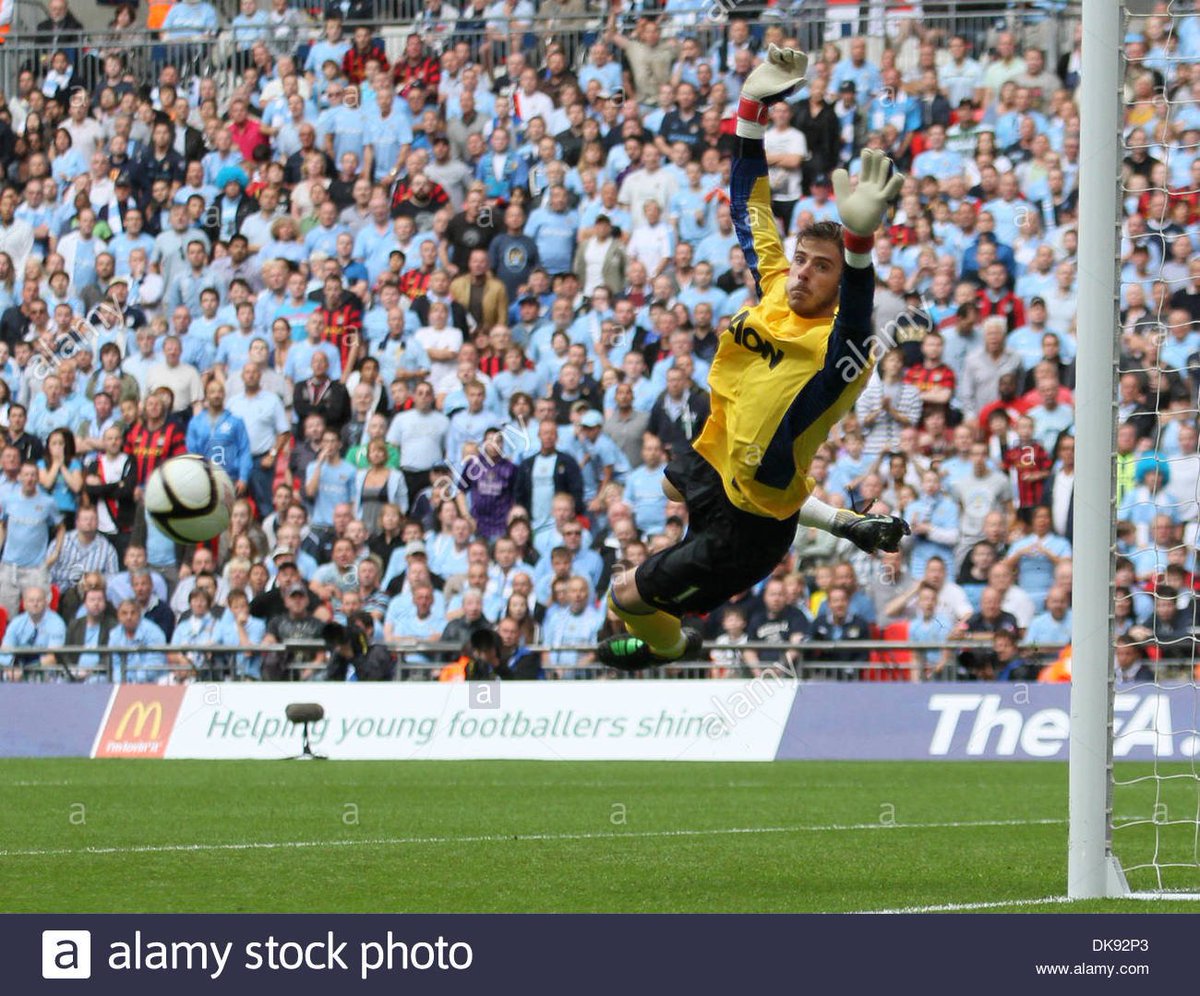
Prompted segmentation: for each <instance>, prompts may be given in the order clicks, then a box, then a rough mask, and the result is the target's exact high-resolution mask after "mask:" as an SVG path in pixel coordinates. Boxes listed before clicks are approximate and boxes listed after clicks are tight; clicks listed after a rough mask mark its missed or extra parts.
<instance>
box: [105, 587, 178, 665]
mask: <svg viewBox="0 0 1200 996" xmlns="http://www.w3.org/2000/svg"><path fill="white" fill-rule="evenodd" d="M166 642H167V637H166V634H165V633H163V631H162V629H160V628H159V626H158V625H157V624H155V623H153V622H151V621H150V620H149V619H143V618H142V610H141V608H139V606H138V603H137V602H136V601H134V600H133V599H132V598H127V599H126V600H125V601H123V602H122V603H121V604H120V605H119V606H118V607H117V625H116V626H114V627H113V628H112V629H111V630H110V631H109V634H108V646H109V650H110V651H113V653H112V673H113V681H114V682H118V683H120V682H140V683H144V684H158V683H159V682H161V681H163V680H164V679H166V678H167V677H168V674H169V673H168V671H167V670H166V664H167V657H166V654H164V653H163V652H162V651H160V650H139V651H135V652H128V651H129V650H130V648H138V647H161V646H163V645H164V644H165V643H166ZM122 650H125V651H126V652H124V653H121V652H120V651H122Z"/></svg>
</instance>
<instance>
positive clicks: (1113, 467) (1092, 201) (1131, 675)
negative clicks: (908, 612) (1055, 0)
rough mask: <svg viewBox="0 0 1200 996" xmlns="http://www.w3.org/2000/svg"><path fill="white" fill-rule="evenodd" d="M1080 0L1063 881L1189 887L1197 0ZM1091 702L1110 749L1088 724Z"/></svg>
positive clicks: (1193, 792)
mask: <svg viewBox="0 0 1200 996" xmlns="http://www.w3.org/2000/svg"><path fill="white" fill-rule="evenodd" d="M1083 10H1084V14H1083V17H1084V22H1083V23H1084V30H1083V69H1084V76H1085V78H1087V80H1088V86H1087V88H1083V96H1082V104H1083V107H1082V111H1083V134H1082V148H1081V154H1080V160H1081V163H1087V164H1088V169H1089V170H1093V172H1092V175H1091V176H1090V177H1089V176H1088V175H1087V173H1088V171H1087V170H1081V180H1080V203H1079V219H1080V220H1079V229H1080V231H1079V237H1080V250H1079V259H1078V266H1079V283H1078V291H1079V295H1080V298H1079V301H1080V313H1079V327H1078V329H1077V333H1078V336H1079V344H1080V352H1079V370H1078V377H1079V384H1078V388H1079V391H1080V395H1081V398H1085V399H1086V398H1090V399H1092V407H1091V409H1090V410H1089V411H1086V412H1085V410H1084V408H1085V405H1087V402H1086V401H1085V400H1081V401H1080V407H1079V411H1078V451H1079V456H1080V463H1079V466H1078V469H1077V480H1076V482H1075V485H1076V498H1075V509H1076V517H1075V530H1076V540H1075V544H1076V548H1077V550H1078V551H1079V553H1080V556H1079V558H1077V560H1076V564H1075V569H1076V572H1077V574H1078V575H1079V576H1080V577H1081V580H1083V579H1085V578H1086V580H1083V584H1084V586H1085V587H1087V588H1089V591H1087V592H1086V597H1085V592H1083V591H1079V592H1077V599H1076V613H1077V614H1076V618H1075V621H1074V634H1075V641H1074V652H1075V655H1074V662H1073V665H1074V666H1073V671H1074V682H1075V686H1076V687H1075V688H1074V689H1073V703H1072V719H1073V721H1074V720H1076V719H1078V720H1080V729H1079V731H1078V735H1073V741H1072V775H1071V781H1072V785H1071V792H1072V800H1071V805H1072V813H1071V836H1072V842H1071V859H1072V867H1071V872H1070V888H1071V891H1072V893H1073V894H1075V895H1085V894H1090V895H1100V894H1107V895H1116V894H1121V893H1126V892H1127V893H1128V894H1131V895H1153V896H1155V897H1156V898H1162V897H1164V896H1170V895H1182V894H1190V895H1195V894H1198V893H1200V694H1198V690H1197V680H1198V679H1200V667H1198V661H1197V654H1196V636H1197V633H1198V632H1200V631H1198V630H1197V622H1198V619H1197V611H1196V599H1197V593H1198V584H1200V577H1198V575H1197V573H1196V571H1197V565H1196V541H1197V529H1198V525H1200V449H1198V447H1197V424H1198V419H1200V404H1198V400H1197V399H1198V392H1200V2H1194V0H1175V2H1173V3H1171V4H1169V5H1168V4H1165V3H1159V4H1154V5H1151V4H1149V3H1146V4H1141V5H1139V4H1137V3H1133V2H1130V3H1128V4H1125V5H1124V6H1123V7H1122V6H1119V5H1116V4H1105V3H1103V2H1100V3H1085V4H1084V8H1083ZM1114 32H1115V34H1116V38H1115V39H1114V38H1113V37H1112V35H1113V33H1114ZM1093 44H1094V45H1095V51H1091V52H1089V47H1090V46H1092V45H1093ZM1097 67H1098V68H1097ZM1092 69H1097V71H1096V73H1095V74H1091V73H1089V70H1092ZM1089 91H1090V93H1089ZM1106 108H1107V109H1106ZM1114 126H1115V133H1116V135H1117V136H1118V138H1117V141H1116V142H1115V143H1114V142H1113V140H1112V136H1113V134H1114ZM1106 129H1107V131H1106ZM1105 136H1107V138H1106V137H1105ZM1093 151H1095V152H1096V153H1097V154H1098V155H1099V156H1100V157H1101V158H1100V160H1099V161H1095V162H1093V161H1091V155H1092V153H1093ZM1102 164H1103V166H1104V167H1107V166H1108V165H1110V164H1111V165H1112V166H1113V167H1115V168H1114V169H1107V168H1102ZM1114 175H1115V176H1117V177H1118V184H1117V187H1118V189H1117V190H1116V191H1114V190H1113V187H1112V177H1113V176H1114ZM1114 259H1115V260H1116V265H1115V266H1114V265H1113V262H1112V261H1113V260H1114ZM1105 284H1107V286H1108V288H1111V289H1110V290H1109V291H1108V293H1107V294H1106V293H1105ZM1105 319H1107V321H1105ZM1104 328H1109V329H1112V330H1113V331H1114V332H1115V334H1114V335H1113V336H1111V337H1106V336H1104V335H1101V334H1097V330H1100V329H1104ZM1106 338H1107V339H1108V340H1109V341H1108V342H1106V341H1105V340H1106ZM1109 343H1111V348H1109ZM1105 365H1106V366H1107V370H1104V369H1103V367H1104V366H1105ZM1105 392H1107V398H1106V399H1105V398H1104V393H1105ZM1105 401H1106V402H1107V409H1108V411H1109V412H1110V413H1111V417H1108V418H1102V417H1101V416H1102V415H1103V411H1102V409H1103V407H1105V405H1104V402H1105ZM1089 415H1091V416H1093V417H1091V418H1089V417H1088V416H1089ZM1101 488H1104V489H1105V490H1101ZM1101 494H1107V496H1108V501H1107V502H1105V503H1101V502H1099V501H1098V500H1097V499H1098V496H1099V495H1101ZM1102 515H1105V516H1107V522H1104V521H1103V520H1102V518H1101V516H1102ZM1105 540H1107V541H1108V542H1105ZM1102 587H1107V588H1108V591H1107V595H1108V596H1109V597H1099V596H1100V595H1101V589H1102ZM1102 637H1103V638H1104V639H1102ZM1099 655H1103V656H1102V657H1101V656H1099ZM1102 660H1103V672H1104V674H1105V677H1104V678H1103V679H1102V678H1101V677H1100V672H1101V670H1102V668H1101V661H1102ZM1102 684H1103V685H1104V686H1105V687H1104V688H1103V689H1102V691H1103V694H1102V695H1100V694H1097V692H1098V691H1100V690H1101V689H1100V686H1101V685H1102ZM1085 709H1086V710H1087V711H1088V712H1089V715H1090V718H1087V719H1085V718H1084V717H1083V715H1082V713H1083V710H1085ZM1097 709H1100V710H1103V713H1102V714H1104V715H1106V717H1107V730H1106V733H1107V736H1106V737H1105V738H1104V740H1105V743H1104V745H1103V747H1102V746H1101V745H1100V743H1099V742H1098V741H1097V740H1096V739H1093V738H1091V737H1090V735H1089V733H1088V726H1089V725H1090V724H1091V723H1092V722H1094V721H1095V718H1096V710H1097ZM1089 772H1090V773H1091V774H1089ZM1101 772H1102V776H1103V777H1102V778H1097V777H1093V776H1094V775H1096V774H1100V773H1101ZM1101 785H1102V786H1103V791H1104V795H1103V797H1101V796H1100V795H1099V794H1098V793H1099V788H1100V786H1101ZM1101 806H1103V809H1104V811H1105V821H1104V822H1105V824H1106V826H1105V836H1106V837H1107V841H1106V842H1104V844H1103V852H1104V861H1103V862H1101V861H1100V855H1099V850H1100V847H1101V842H1100V841H1099V839H1098V835H1096V834H1094V833H1092V832H1091V830H1092V828H1094V826H1095V822H1094V821H1095V819H1096V815H1097V814H1098V813H1099V811H1100V808H1101ZM1114 859H1115V860H1114ZM1101 883H1102V889H1101Z"/></svg>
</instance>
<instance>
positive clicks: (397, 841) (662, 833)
mask: <svg viewBox="0 0 1200 996" xmlns="http://www.w3.org/2000/svg"><path fill="white" fill-rule="evenodd" d="M1066 822H1067V821H1066V820H1063V819H1047V820H962V821H958V822H945V823H829V824H825V825H823V826H792V827H725V828H715V829H708V830H630V831H628V832H626V833H523V834H477V835H474V836H469V837H367V838H360V839H357V840H356V839H335V840H287V841H270V840H267V841H246V842H242V843H239V842H230V843H223V844H221V843H217V844H140V845H136V846H133V847H58V848H30V849H12V850H0V858H40V857H55V856H62V855H71V854H86V855H97V854H170V853H175V852H185V853H190V852H196V851H274V850H283V849H287V848H310V847H396V846H403V845H406V844H418V845H419V844H489V843H511V842H513V841H534V842H541V841H570V840H610V841H619V840H628V839H633V838H638V839H645V838H652V837H724V836H733V835H738V834H760V833H841V832H847V831H859V830H960V829H980V828H984V827H1020V826H1057V825H1061V824H1065V823H1066Z"/></svg>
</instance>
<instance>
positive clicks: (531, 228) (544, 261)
mask: <svg viewBox="0 0 1200 996" xmlns="http://www.w3.org/2000/svg"><path fill="white" fill-rule="evenodd" d="M578 231H579V217H578V215H577V214H576V213H575V212H574V211H571V210H569V209H568V206H567V188H566V187H563V186H556V187H551V188H550V195H549V204H543V205H542V207H540V208H538V209H537V210H536V211H534V212H533V213H532V214H530V216H529V220H528V221H526V223H525V234H526V235H528V236H529V237H530V238H531V239H533V241H534V242H535V243H536V244H537V251H538V258H539V260H540V261H541V265H542V266H543V267H544V268H545V269H546V270H547V271H548V272H549V273H551V274H554V273H566V272H568V271H570V270H571V269H572V264H573V262H574V258H575V236H576V233H577V232H578Z"/></svg>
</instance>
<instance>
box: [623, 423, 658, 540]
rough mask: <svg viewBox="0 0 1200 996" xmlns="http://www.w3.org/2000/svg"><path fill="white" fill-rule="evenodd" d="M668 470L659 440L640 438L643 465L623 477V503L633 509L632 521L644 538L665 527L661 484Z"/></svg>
mask: <svg viewBox="0 0 1200 996" xmlns="http://www.w3.org/2000/svg"><path fill="white" fill-rule="evenodd" d="M666 469H667V458H666V453H665V452H664V451H663V445H662V442H661V440H659V438H658V437H657V436H655V435H653V434H652V433H646V435H645V436H643V437H642V463H641V466H640V467H636V468H634V469H633V470H631V471H630V472H629V474H628V475H627V476H626V478H625V500H626V501H627V502H628V503H629V504H630V505H631V506H632V507H633V519H634V522H636V523H637V527H638V529H639V530H640V531H641V532H642V533H644V534H645V535H647V536H654V535H656V534H657V533H661V532H662V531H663V529H665V528H666V525H667V498H666V495H664V494H663V489H662V482H663V477H664V475H665V472H666Z"/></svg>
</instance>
